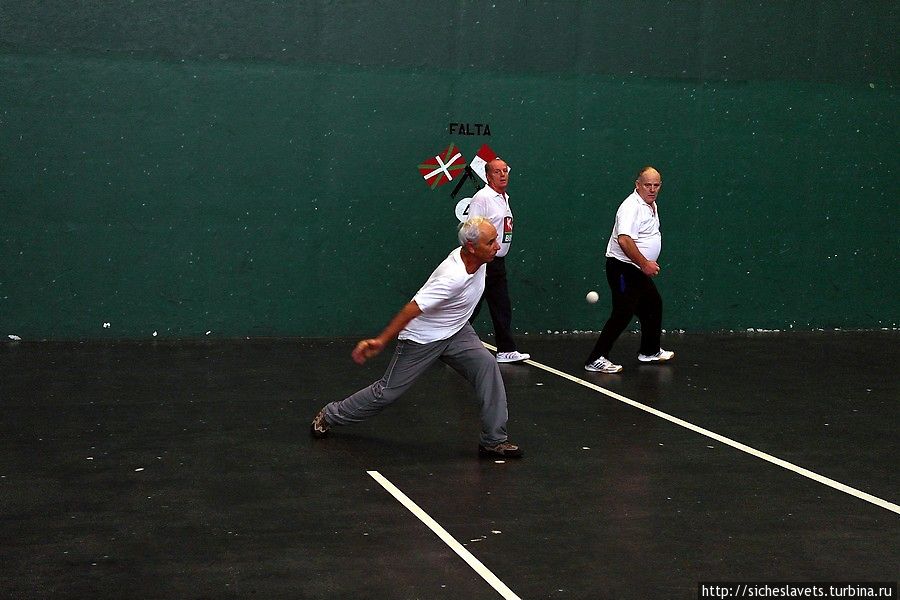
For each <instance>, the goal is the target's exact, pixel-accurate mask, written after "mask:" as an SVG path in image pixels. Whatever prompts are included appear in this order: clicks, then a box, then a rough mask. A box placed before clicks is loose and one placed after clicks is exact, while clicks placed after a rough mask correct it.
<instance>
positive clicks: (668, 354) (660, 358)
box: [638, 348, 675, 362]
mask: <svg viewBox="0 0 900 600" xmlns="http://www.w3.org/2000/svg"><path fill="white" fill-rule="evenodd" d="M673 358H675V353H674V352H672V351H671V350H663V349H662V348H660V349H659V352H657V353H656V354H651V355H649V356H648V355H646V354H638V360H639V361H641V362H666V361H667V360H672V359H673Z"/></svg>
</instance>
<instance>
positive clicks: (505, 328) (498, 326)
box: [469, 257, 516, 352]
mask: <svg viewBox="0 0 900 600" xmlns="http://www.w3.org/2000/svg"><path fill="white" fill-rule="evenodd" d="M485 299H486V300H487V304H488V310H490V312H491V321H493V323H494V339H495V340H496V342H497V352H515V351H516V342H515V340H513V337H512V303H511V302H510V301H509V286H508V284H507V282H506V258H505V257H494V260H492V261H491V262H489V263H487V273H486V274H485V282H484V294H483V295H482V296H481V300H479V301H478V305H477V306H476V307H475V312H474V313H472V318H471V319H469V322H471V323H473V324H474V323H475V317H477V316H478V313H479V311H481V303H482V302H484V301H485Z"/></svg>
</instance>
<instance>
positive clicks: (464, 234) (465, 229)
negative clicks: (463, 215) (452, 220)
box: [457, 217, 490, 246]
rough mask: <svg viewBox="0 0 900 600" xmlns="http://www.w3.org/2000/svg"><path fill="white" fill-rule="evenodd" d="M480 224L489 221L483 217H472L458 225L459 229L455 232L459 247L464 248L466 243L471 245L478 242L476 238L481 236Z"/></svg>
mask: <svg viewBox="0 0 900 600" xmlns="http://www.w3.org/2000/svg"><path fill="white" fill-rule="evenodd" d="M482 223H490V220H488V219H485V218H484V217H472V218H471V219H469V220H468V221H465V222H463V223H460V224H459V229H458V230H457V237H458V238H459V245H460V246H465V245H466V242H472V243H473V244H474V243H476V242H478V237H479V236H480V235H481V224H482Z"/></svg>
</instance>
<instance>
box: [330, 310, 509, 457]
mask: <svg viewBox="0 0 900 600" xmlns="http://www.w3.org/2000/svg"><path fill="white" fill-rule="evenodd" d="M437 360H441V361H442V362H444V363H445V364H447V365H449V366H450V367H452V368H453V369H454V370H455V371H456V372H457V373H459V374H460V375H462V376H463V377H465V378H466V380H467V381H468V382H469V383H471V384H472V387H474V388H475V394H476V395H477V396H478V400H479V402H480V403H481V439H480V443H481V444H482V445H484V446H493V445H496V444H499V443H500V442H505V441H506V438H507V435H506V421H507V420H508V418H509V415H508V413H507V409H506V388H505V387H504V385H503V379H502V378H501V377H500V369H499V367H498V366H497V361H496V359H495V358H494V356H493V355H492V354H491V353H490V352H488V351H487V349H485V347H484V346H483V345H482V343H481V340H480V339H478V335H477V334H476V333H475V330H474V329H472V326H471V325H470V324H468V323H466V324H465V326H464V327H463V328H462V329H460V330H459V331H458V332H457V333H455V334H454V335H452V336H450V337H449V338H447V339H445V340H438V341H436V342H431V343H429V344H417V343H416V342H412V341H409V340H398V341H397V347H396V349H395V350H394V356H393V358H392V359H391V363H390V364H389V365H388V368H387V371H386V372H385V374H384V377H382V378H381V379H379V380H378V381H376V382H375V383H373V384H372V385H370V386H368V387H365V388H363V389H361V390H359V391H358V392H356V393H355V394H353V395H351V396H348V397H347V398H344V399H343V400H341V401H340V402H332V403H330V404H328V405H327V406H326V407H325V419H326V420H327V421H328V423H330V424H331V425H348V424H350V423H359V422H360V421H364V420H365V419H368V418H369V417H371V416H373V415H376V414H378V413H379V412H381V411H382V410H384V409H385V408H386V407H387V406H388V405H390V404H391V403H392V402H394V400H396V399H397V398H399V397H400V396H402V395H403V393H404V392H405V391H406V390H407V389H409V387H410V386H411V385H412V384H413V382H414V381H415V380H416V378H418V377H419V375H421V374H422V373H424V372H425V370H426V369H427V368H428V367H430V366H431V365H432V364H434V362H435V361H437Z"/></svg>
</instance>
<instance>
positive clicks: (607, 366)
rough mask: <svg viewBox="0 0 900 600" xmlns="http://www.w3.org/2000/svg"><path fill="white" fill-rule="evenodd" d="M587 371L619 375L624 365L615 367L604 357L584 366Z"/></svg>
mask: <svg viewBox="0 0 900 600" xmlns="http://www.w3.org/2000/svg"><path fill="white" fill-rule="evenodd" d="M584 370H585V371H594V372H595V373H618V372H619V371H621V370H622V365H614V364H613V363H612V362H610V361H608V360H606V359H605V358H603V357H602V356H601V357H600V358H598V359H597V360H595V361H594V362H592V363H588V364H586V365H584Z"/></svg>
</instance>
